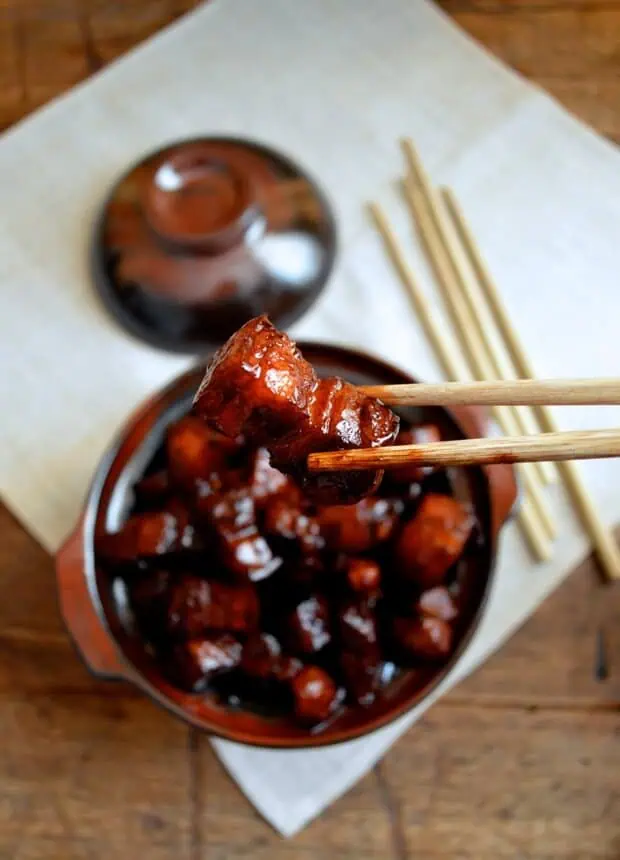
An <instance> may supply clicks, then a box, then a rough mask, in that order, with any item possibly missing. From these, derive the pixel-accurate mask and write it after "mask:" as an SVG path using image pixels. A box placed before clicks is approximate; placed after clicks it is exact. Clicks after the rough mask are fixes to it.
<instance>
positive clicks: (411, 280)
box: [369, 203, 553, 561]
mask: <svg viewBox="0 0 620 860" xmlns="http://www.w3.org/2000/svg"><path fill="white" fill-rule="evenodd" d="M369 211H370V214H371V216H372V218H373V220H374V222H375V226H376V228H377V231H378V233H379V235H380V236H381V238H382V240H383V244H384V246H385V250H386V252H387V255H388V257H389V258H390V259H391V261H392V263H393V265H394V268H395V269H396V271H397V273H398V275H399V277H400V280H401V282H402V284H403V286H404V287H405V289H406V290H407V293H408V294H409V297H410V298H411V300H412V302H413V305H414V309H415V311H416V314H417V316H418V319H419V320H420V322H421V324H422V326H423V328H424V332H425V334H426V336H427V338H428V339H429V341H430V343H431V345H432V347H433V349H434V351H435V355H436V356H437V359H438V360H439V363H440V364H441V366H442V368H443V371H444V373H445V375H446V376H447V377H448V378H449V379H452V380H459V379H463V378H464V376H465V375H466V371H465V369H464V366H463V362H462V361H461V360H460V356H459V354H458V352H457V350H456V348H455V347H454V345H453V344H452V342H451V341H450V340H449V339H448V336H447V334H446V333H445V332H444V331H443V330H442V328H441V326H440V325H439V324H438V323H437V321H436V320H435V318H434V316H433V312H432V309H431V306H430V303H429V301H428V300H427V298H426V296H425V294H424V291H423V290H422V288H421V287H420V284H419V283H418V280H417V278H416V276H415V274H414V272H413V270H412V268H411V267H410V266H409V264H408V262H407V260H406V259H405V256H404V254H403V253H402V250H401V248H400V245H399V244H398V241H397V240H396V236H395V234H394V231H393V230H392V228H391V226H390V224H389V222H388V220H387V218H386V217H385V215H384V214H383V211H382V210H381V208H380V207H379V206H378V205H377V204H376V203H371V204H370V206H369ZM517 468H519V469H522V468H523V467H517ZM516 518H517V522H518V525H519V528H520V529H521V532H522V534H523V537H524V538H525V541H526V543H527V544H528V546H529V548H530V550H531V552H532V554H533V556H534V558H536V559H537V560H538V561H547V560H548V559H549V558H551V543H550V542H549V539H548V537H547V534H546V533H545V531H544V529H543V526H542V522H541V519H540V518H539V516H538V514H537V510H536V509H535V508H534V506H533V503H532V501H531V498H530V497H529V496H528V495H525V496H524V498H523V499H522V501H521V504H520V505H519V507H518V509H517V513H516ZM551 525H552V526H553V523H551Z"/></svg>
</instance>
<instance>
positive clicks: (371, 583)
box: [345, 556, 381, 596]
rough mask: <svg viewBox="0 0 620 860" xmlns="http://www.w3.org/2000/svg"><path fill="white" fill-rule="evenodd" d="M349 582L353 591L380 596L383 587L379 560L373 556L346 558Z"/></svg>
mask: <svg viewBox="0 0 620 860" xmlns="http://www.w3.org/2000/svg"><path fill="white" fill-rule="evenodd" d="M345 563H346V576H347V584H348V586H349V588H350V589H351V591H353V592H355V593H356V594H360V595H368V596H372V595H374V596H378V594H379V591H380V588H381V568H380V567H379V564H378V562H376V561H374V560H373V559H371V558H356V557H355V556H353V557H351V558H347V560H346V562H345Z"/></svg>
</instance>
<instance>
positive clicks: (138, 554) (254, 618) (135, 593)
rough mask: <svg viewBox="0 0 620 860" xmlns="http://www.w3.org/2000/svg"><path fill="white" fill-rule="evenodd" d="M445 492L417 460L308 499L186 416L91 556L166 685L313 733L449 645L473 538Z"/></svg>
mask: <svg viewBox="0 0 620 860" xmlns="http://www.w3.org/2000/svg"><path fill="white" fill-rule="evenodd" d="M402 432H403V438H405V435H406V434H407V433H408V432H409V429H408V428H407V427H405V429H404V430H403V431H402ZM422 432H424V433H429V432H430V433H433V432H437V433H439V432H440V431H439V430H438V429H437V428H435V429H433V428H429V427H425V429H424V430H423V431H422ZM412 477H413V480H412ZM453 489H454V488H453V485H452V481H451V480H450V478H449V475H448V474H447V473H445V472H443V471H436V472H433V471H432V470H426V471H425V472H424V473H421V474H419V475H414V476H411V475H400V476H399V475H396V476H388V477H387V478H386V480H385V481H384V482H383V484H382V485H381V487H380V488H379V490H378V492H377V493H376V494H374V495H371V496H369V497H367V498H365V499H363V500H361V501H360V502H358V503H357V504H356V505H352V506H351V505H349V506H331V505H328V506H325V505H316V504H315V503H314V502H312V501H309V500H308V499H307V498H306V497H305V496H304V494H303V492H302V491H301V489H300V488H299V486H298V485H296V483H295V481H294V480H293V479H292V478H291V477H290V476H284V475H282V474H281V473H279V472H278V471H276V470H274V469H273V468H272V467H271V466H270V465H269V459H268V456H267V455H266V453H265V452H264V451H263V450H258V451H257V450H256V449H251V448H248V447H247V446H244V444H243V443H242V442H241V441H238V442H232V441H231V440H230V439H226V438H224V437H221V436H218V435H216V434H214V433H213V432H212V431H209V430H208V429H207V428H206V427H205V425H204V424H202V422H200V421H198V420H197V419H195V418H192V417H188V418H184V419H181V420H180V421H178V422H174V423H173V424H172V425H171V426H170V427H169V428H168V430H167V434H166V440H165V442H164V444H162V445H161V446H160V447H159V448H158V450H157V451H156V452H155V453H154V454H153V456H152V457H151V459H150V462H149V463H148V465H147V466H146V468H145V470H144V474H143V476H142V478H141V479H140V480H139V481H138V482H137V484H136V485H135V494H134V503H133V507H132V509H131V510H130V511H129V512H128V518H127V520H126V522H125V525H124V526H122V527H121V529H120V531H119V532H117V533H115V534H111V535H105V536H103V535H102V536H100V538H99V540H98V544H97V553H98V561H99V564H100V565H102V566H103V568H104V569H105V570H106V575H107V576H108V577H110V578H111V579H113V580H115V581H118V582H121V583H123V584H124V587H125V589H126V592H127V595H128V602H129V607H130V613H131V619H132V620H131V622H130V623H131V625H133V627H134V629H135V630H136V631H137V633H138V635H139V636H140V637H141V638H142V641H143V642H144V643H145V647H148V649H149V652H150V653H151V654H153V655H154V658H155V660H156V662H157V664H158V665H159V667H160V670H161V672H162V673H163V674H164V675H165V676H166V677H167V678H168V679H169V680H170V682H171V683H172V684H173V685H174V686H176V687H178V688H179V689H180V690H184V691H187V692H192V691H193V695H195V696H196V697H198V698H200V697H203V696H205V695H207V696H213V695H215V696H216V697H217V698H218V699H219V700H220V701H221V702H222V703H223V704H226V705H227V706H228V707H230V708H233V709H237V710H241V711H244V710H251V711H254V712H256V713H260V714H266V715H269V716H274V717H279V718H282V719H290V720H292V721H294V722H296V723H299V724H300V725H301V726H303V727H305V728H306V729H308V730H309V731H312V732H317V731H321V730H324V729H325V728H326V727H327V726H328V725H330V724H331V722H332V721H333V720H339V721H340V720H343V719H345V720H346V714H347V712H349V711H351V712H352V711H355V710H356V709H359V708H364V709H372V708H375V707H377V706H378V705H379V703H380V702H381V701H382V699H383V698H384V697H387V698H388V699H389V698H390V697H391V696H392V695H394V692H395V691H396V690H397V689H398V685H399V683H400V679H401V678H403V677H404V676H405V675H408V674H410V672H411V671H413V672H415V673H417V674H418V675H419V679H420V683H424V681H425V679H429V678H431V677H432V676H433V675H434V674H435V673H436V672H437V671H438V669H439V668H440V667H441V665H442V664H443V663H445V662H446V661H447V660H448V659H449V657H450V655H451V653H452V651H453V649H454V647H456V644H457V643H458V640H459V638H460V635H461V634H462V632H463V629H464V625H465V624H466V623H467V622H468V620H469V617H470V612H471V606H470V605H469V603H468V601H469V599H470V597H469V592H470V591H471V584H470V585H468V582H467V577H468V576H470V575H471V570H472V565H471V557H472V555H474V556H476V555H477V554H478V553H479V552H481V551H482V549H483V547H482V543H481V540H482V538H481V532H480V529H479V527H478V524H477V522H476V521H475V519H474V518H473V516H472V514H471V511H470V509H469V507H468V506H466V505H465V506H464V505H462V504H461V503H460V502H457V501H455V500H454V498H453ZM425 505H426V506H430V508H431V510H430V512H429V513H428V514H427V515H425V517H424V520H425V521H424V522H423V523H422V524H421V525H420V519H419V517H420V512H421V511H422V512H423V511H424V506H425ZM416 522H417V523H418V526H417V528H416V526H415V524H416ZM421 535H423V537H424V543H423V545H421V544H420V540H421ZM429 547H430V548H431V549H430V550H429ZM431 550H432V551H431ZM425 553H426V556H425ZM405 670H407V671H405Z"/></svg>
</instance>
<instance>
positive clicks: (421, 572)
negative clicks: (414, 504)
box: [395, 493, 475, 589]
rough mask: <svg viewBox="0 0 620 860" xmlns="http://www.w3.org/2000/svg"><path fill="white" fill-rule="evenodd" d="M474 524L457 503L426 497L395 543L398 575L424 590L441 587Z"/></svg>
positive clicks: (441, 496) (434, 495)
mask: <svg viewBox="0 0 620 860" xmlns="http://www.w3.org/2000/svg"><path fill="white" fill-rule="evenodd" d="M474 522H475V520H474V516H473V514H472V512H471V510H470V509H469V508H468V507H466V506H465V505H462V504H461V503H460V502H458V501H456V499H453V498H451V497H450V496H443V495H439V494H435V493H429V494H428V495H427V496H425V497H424V499H423V500H422V502H421V504H420V507H419V508H418V510H417V512H416V514H415V516H414V517H413V519H412V520H410V521H409V522H408V523H406V524H405V526H404V528H403V530H402V531H401V533H400V535H399V536H398V539H397V541H396V546H395V560H396V564H397V567H398V570H399V573H400V575H401V576H402V577H404V578H405V579H408V580H410V581H413V582H415V583H417V584H418V585H420V586H421V587H422V588H424V589H428V588H433V587H434V586H436V585H441V584H442V583H443V581H444V579H445V577H446V574H447V572H448V571H449V570H450V568H451V567H452V565H453V564H455V563H456V562H457V561H458V560H459V558H460V557H461V555H462V553H463V550H464V549H465V545H466V544H467V541H468V540H469V536H470V535H471V533H472V529H473V527H474Z"/></svg>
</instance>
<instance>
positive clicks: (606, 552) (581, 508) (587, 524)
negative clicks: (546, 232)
mask: <svg viewBox="0 0 620 860" xmlns="http://www.w3.org/2000/svg"><path fill="white" fill-rule="evenodd" d="M443 197H444V200H445V202H446V204H447V209H448V211H449V213H450V215H451V217H452V219H453V221H454V224H455V226H456V229H457V231H458V232H459V234H460V237H461V241H462V243H463V246H464V247H465V249H466V250H467V252H468V254H469V257H470V260H471V264H472V266H473V268H474V270H475V271H476V274H477V276H478V280H479V283H480V287H481V289H482V292H483V294H484V297H485V299H486V301H487V305H488V307H489V309H490V311H491V313H492V315H493V318H494V321H495V324H496V325H497V327H498V329H499V330H500V332H501V334H502V336H503V338H504V341H505V344H506V348H507V349H508V352H509V354H510V357H511V359H512V361H513V363H514V366H515V368H516V369H517V372H518V373H519V374H520V375H521V376H523V377H535V376H536V374H535V372H534V370H533V368H532V365H531V364H530V362H529V359H528V357H527V354H526V352H525V350H524V349H523V346H522V344H521V342H520V340H519V336H518V335H517V332H516V330H515V328H514V326H513V325H512V323H511V321H510V317H509V316H508V312H507V311H506V308H505V306H504V303H503V301H502V299H501V296H500V293H499V290H498V289H497V286H496V285H495V282H494V281H493V278H492V277H491V274H490V272H489V270H488V268H487V266H486V264H485V263H484V260H483V259H482V255H481V253H480V251H479V249H478V247H477V244H476V241H475V239H474V237H473V233H472V231H471V229H470V228H469V225H468V223H467V220H466V218H465V215H464V214H463V210H462V209H461V207H460V205H459V204H458V201H457V200H456V197H455V196H454V194H452V193H451V192H450V191H449V190H448V189H444V191H443ZM534 412H535V415H536V417H537V419H538V422H539V424H540V427H541V429H542V430H543V431H544V432H546V433H556V432H558V429H559V428H558V425H557V422H556V421H555V418H554V417H553V414H552V413H551V410H550V409H548V408H547V406H545V405H539V406H536V407H534ZM557 469H558V471H559V474H560V478H561V479H562V482H563V483H564V486H565V489H566V491H567V493H568V494H569V496H570V498H571V500H572V502H573V505H574V506H575V509H576V512H577V515H578V516H579V518H580V519H581V522H582V525H583V527H584V529H585V531H586V533H587V534H588V536H589V538H590V541H591V543H592V546H593V549H594V552H595V553H596V556H597V558H598V561H599V563H600V565H601V568H602V570H603V573H604V574H605V576H606V578H607V579H611V580H615V579H620V549H619V548H618V544H617V543H616V540H615V538H614V536H613V534H612V533H611V531H610V530H609V529H608V528H607V527H606V526H605V524H604V523H603V521H602V519H601V517H600V514H599V513H598V511H597V509H596V506H595V504H594V502H593V501H592V498H591V496H590V494H589V493H588V491H587V489H586V487H585V484H584V483H583V480H582V478H581V475H580V472H579V469H578V468H577V466H576V465H575V464H574V463H571V462H570V461H566V462H563V463H558V464H557Z"/></svg>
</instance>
